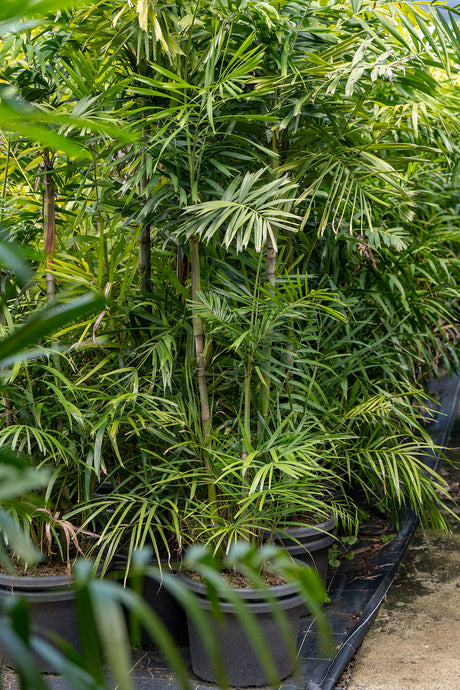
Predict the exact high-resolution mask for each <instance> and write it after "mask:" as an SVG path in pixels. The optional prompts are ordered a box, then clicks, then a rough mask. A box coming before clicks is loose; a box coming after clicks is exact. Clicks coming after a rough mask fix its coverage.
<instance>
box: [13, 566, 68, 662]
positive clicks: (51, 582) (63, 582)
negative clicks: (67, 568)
mask: <svg viewBox="0 0 460 690" xmlns="http://www.w3.org/2000/svg"><path fill="white" fill-rule="evenodd" d="M11 596H13V597H19V596H20V597H23V598H24V599H26V600H27V601H28V602H29V604H30V616H31V622H32V624H33V625H34V626H40V628H42V629H43V630H44V631H45V630H48V631H50V632H52V633H55V634H56V635H59V637H61V638H63V639H64V640H65V641H66V642H68V643H69V644H70V645H72V647H74V648H76V649H78V648H79V646H80V643H79V636H78V628H77V619H76V614H75V595H74V592H73V590H72V589H71V588H70V587H69V579H68V576H67V575H49V576H45V577H43V576H38V577H33V576H11V575H4V574H2V573H0V597H3V598H6V597H11ZM43 636H44V637H46V634H45V633H44V635H43ZM0 658H1V660H2V662H3V663H4V664H5V665H6V666H9V667H11V668H14V661H13V659H12V658H11V657H10V656H9V655H8V654H6V653H5V652H4V650H0ZM37 662H38V664H39V666H40V669H41V670H42V671H43V672H44V673H49V672H52V671H53V668H52V667H50V666H49V665H48V664H47V663H46V661H45V660H44V659H43V658H41V657H38V656H37Z"/></svg>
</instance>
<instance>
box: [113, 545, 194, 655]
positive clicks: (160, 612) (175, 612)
mask: <svg viewBox="0 0 460 690" xmlns="http://www.w3.org/2000/svg"><path fill="white" fill-rule="evenodd" d="M126 564H127V558H126V557H125V556H119V555H117V556H116V558H115V560H114V562H113V564H112V566H111V567H112V571H115V573H116V571H117V570H119V571H120V574H119V576H117V575H116V578H117V580H119V581H123V580H124V578H125V570H126ZM156 564H157V563H156V561H155V562H152V565H156ZM164 568H165V569H166V570H167V571H168V572H170V571H169V566H168V565H167V564H166V563H165V564H164ZM128 584H129V578H128ZM140 594H141V595H142V598H143V599H144V601H146V602H147V604H148V605H149V606H150V608H151V609H152V610H153V611H154V612H155V613H156V614H157V616H158V618H159V619H160V620H161V622H162V623H163V624H164V625H165V627H166V628H167V629H168V631H169V633H170V634H171V636H172V638H173V640H174V641H175V643H176V644H177V645H178V646H179V647H186V646H187V645H188V628H187V616H186V614H185V611H184V609H183V608H182V606H181V605H180V604H179V602H178V601H177V599H175V598H174V597H173V595H172V594H170V593H169V592H168V590H167V589H166V587H164V586H163V585H162V584H161V581H160V580H158V579H156V578H154V577H150V576H149V575H145V576H144V578H143V581H142V591H141V592H140ZM153 642H154V640H152V638H151V637H150V635H149V633H148V632H147V631H146V630H145V629H142V636H141V644H142V645H150V644H152V643H153Z"/></svg>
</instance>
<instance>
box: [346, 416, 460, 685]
mask: <svg viewBox="0 0 460 690" xmlns="http://www.w3.org/2000/svg"><path fill="white" fill-rule="evenodd" d="M450 446H451V450H450V452H449V454H450V457H451V458H452V460H453V462H454V463H455V467H453V468H452V467H446V466H444V467H443V468H442V470H441V473H442V474H444V475H445V477H446V479H447V481H448V483H449V485H450V488H451V496H452V499H453V501H452V503H451V504H450V505H451V507H452V508H453V510H454V511H455V512H456V513H457V515H458V514H460V507H459V500H460V424H459V420H458V419H457V423H456V428H455V429H454V433H453V434H452V437H451V442H450ZM450 522H451V524H452V528H453V534H452V535H451V536H447V537H442V536H439V534H436V533H433V532H424V531H423V530H422V529H421V528H420V527H419V528H418V529H417V532H416V534H415V537H414V539H413V540H412V542H411V544H410V545H409V547H408V549H407V552H406V556H405V559H404V562H403V564H402V566H401V568H400V569H399V572H398V575H397V577H396V579H395V582H394V584H393V587H392V588H391V590H390V592H389V594H388V596H387V599H386V602H385V604H384V605H383V606H382V608H381V609H380V611H379V614H378V616H377V618H376V620H375V622H374V624H373V626H372V628H371V630H370V631H369V633H368V634H367V636H366V637H365V639H364V642H363V644H362V646H361V649H360V651H359V652H358V655H357V659H356V662H355V665H354V667H353V669H352V672H351V680H350V681H349V680H348V678H347V675H348V674H344V677H343V679H342V681H341V683H339V684H337V686H336V687H337V688H348V689H349V690H412V688H413V689H414V690H415V689H416V690H425V689H426V690H428V689H429V690H457V689H458V688H459V687H460V676H459V665H458V658H459V649H460V523H459V522H458V521H456V520H455V519H454V518H452V519H451V520H450Z"/></svg>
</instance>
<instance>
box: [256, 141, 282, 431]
mask: <svg viewBox="0 0 460 690" xmlns="http://www.w3.org/2000/svg"><path fill="white" fill-rule="evenodd" d="M272 149H273V153H275V154H278V142H277V139H276V134H275V132H273V135H272ZM272 166H273V169H274V170H276V168H277V167H278V158H277V155H276V156H273V160H272ZM276 239H277V238H276V235H275V237H274V238H272V237H271V235H269V236H268V238H267V254H266V279H267V283H268V285H269V286H270V287H271V288H273V290H274V289H275V285H276V260H277V257H278V250H277V247H276ZM271 354H272V337H271V335H270V336H269V338H268V342H267V344H266V346H265V348H264V360H265V362H266V367H267V371H266V373H265V374H264V375H263V380H264V384H263V386H262V389H261V395H260V411H261V413H262V419H263V420H264V423H266V421H267V419H268V413H269V409H270V359H271ZM261 431H262V430H261V429H260V426H259V437H260V432H261Z"/></svg>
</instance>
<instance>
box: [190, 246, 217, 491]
mask: <svg viewBox="0 0 460 690" xmlns="http://www.w3.org/2000/svg"><path fill="white" fill-rule="evenodd" d="M198 243H199V240H198V238H197V237H191V238H190V240H189V246H190V265H191V272H192V322H193V338H194V341H195V357H196V364H197V378H198V392H199V397H200V409H201V429H202V433H203V449H204V452H205V454H207V448H208V446H209V439H210V436H211V414H210V409H209V397H208V386H207V382H206V354H205V351H204V330H203V321H202V319H201V317H200V316H199V315H198V314H197V313H196V308H195V304H196V303H197V302H198V301H199V300H200V297H199V293H200V290H201V271H200V254H199V246H198ZM205 466H206V469H207V470H208V472H209V475H210V477H211V467H210V465H209V461H208V459H207V456H206V455H205ZM208 500H209V501H210V502H211V503H214V502H215V500H216V487H215V486H214V484H213V483H212V482H211V481H210V482H209V484H208Z"/></svg>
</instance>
